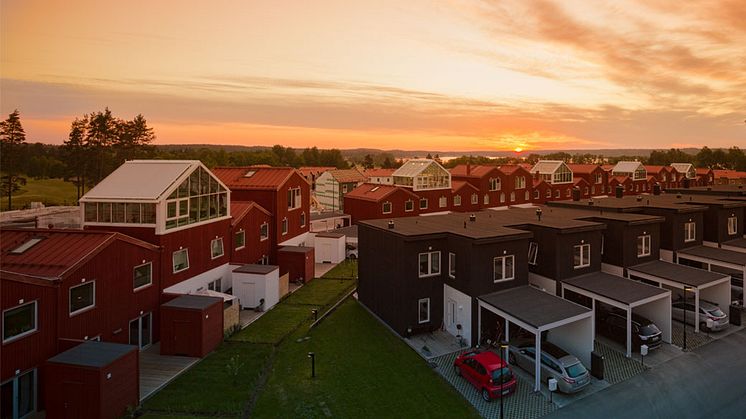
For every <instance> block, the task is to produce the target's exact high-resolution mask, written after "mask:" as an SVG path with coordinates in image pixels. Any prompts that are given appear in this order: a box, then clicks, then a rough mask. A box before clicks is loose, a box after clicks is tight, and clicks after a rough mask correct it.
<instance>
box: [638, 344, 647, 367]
mask: <svg viewBox="0 0 746 419" xmlns="http://www.w3.org/2000/svg"><path fill="white" fill-rule="evenodd" d="M647 354H648V345H640V362H641V363H642V366H643V367H644V366H645V355H647Z"/></svg>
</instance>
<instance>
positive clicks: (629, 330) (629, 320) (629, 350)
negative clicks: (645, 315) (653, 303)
mask: <svg viewBox="0 0 746 419" xmlns="http://www.w3.org/2000/svg"><path fill="white" fill-rule="evenodd" d="M631 357H632V308H631V307H629V306H627V358H631Z"/></svg>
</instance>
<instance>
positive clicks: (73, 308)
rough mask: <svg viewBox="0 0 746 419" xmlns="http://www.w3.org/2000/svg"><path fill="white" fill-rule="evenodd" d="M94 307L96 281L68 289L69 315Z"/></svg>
mask: <svg viewBox="0 0 746 419" xmlns="http://www.w3.org/2000/svg"><path fill="white" fill-rule="evenodd" d="M95 305H96V281H90V282H85V283H83V284H80V285H76V286H74V287H70V315H71V316H72V315H73V314H77V313H80V312H81V311H85V310H86V309H88V308H90V307H93V306H95Z"/></svg>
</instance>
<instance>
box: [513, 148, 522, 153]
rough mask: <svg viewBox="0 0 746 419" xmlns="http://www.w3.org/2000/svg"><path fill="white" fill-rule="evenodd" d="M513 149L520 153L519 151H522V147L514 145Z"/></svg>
mask: <svg viewBox="0 0 746 419" xmlns="http://www.w3.org/2000/svg"><path fill="white" fill-rule="evenodd" d="M514 151H515V152H516V153H520V152H521V151H523V149H522V148H520V147H516V148H515V150H514Z"/></svg>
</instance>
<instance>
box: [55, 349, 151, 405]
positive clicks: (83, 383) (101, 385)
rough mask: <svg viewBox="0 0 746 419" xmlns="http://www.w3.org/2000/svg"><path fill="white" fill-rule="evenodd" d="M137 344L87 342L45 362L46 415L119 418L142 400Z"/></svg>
mask: <svg viewBox="0 0 746 419" xmlns="http://www.w3.org/2000/svg"><path fill="white" fill-rule="evenodd" d="M139 361H140V358H139V351H138V349H137V347H136V346H132V345H123V344H120V343H110V342H95V341H86V342H83V343H81V344H79V345H77V346H75V347H73V348H71V349H68V350H67V351H65V352H62V353H60V354H57V355H55V356H54V357H52V358H50V359H48V360H47V362H46V363H45V364H44V380H43V383H44V387H43V391H44V400H45V407H46V411H47V418H50V419H54V418H81V419H82V418H94V419H96V418H119V417H122V415H124V414H125V412H126V410H127V406H137V405H138V404H139V402H140V369H139Z"/></svg>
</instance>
